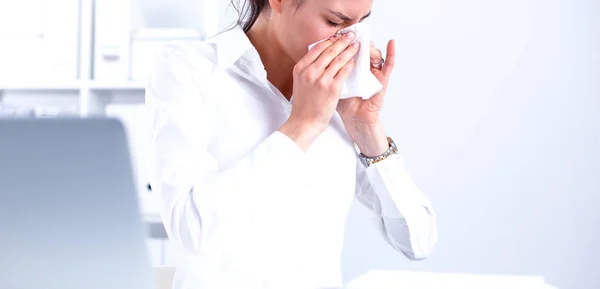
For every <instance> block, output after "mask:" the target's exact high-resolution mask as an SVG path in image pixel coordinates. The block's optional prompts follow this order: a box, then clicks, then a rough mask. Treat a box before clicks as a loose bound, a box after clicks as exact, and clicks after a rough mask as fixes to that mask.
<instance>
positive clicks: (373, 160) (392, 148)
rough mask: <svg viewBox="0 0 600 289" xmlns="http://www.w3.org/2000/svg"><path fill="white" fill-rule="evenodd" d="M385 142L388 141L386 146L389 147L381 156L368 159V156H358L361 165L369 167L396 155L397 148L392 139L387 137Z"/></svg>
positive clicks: (360, 154)
mask: <svg viewBox="0 0 600 289" xmlns="http://www.w3.org/2000/svg"><path fill="white" fill-rule="evenodd" d="M387 140H388V144H389V145H390V147H389V148H388V149H387V150H386V151H385V152H384V153H383V154H381V155H379V156H376V157H368V156H365V155H363V154H362V153H359V154H358V156H359V158H360V161H361V162H362V163H363V165H365V166H366V167H369V166H370V165H373V164H376V163H378V162H380V161H382V160H385V159H387V158H388V157H389V156H391V155H395V154H398V148H397V147H396V144H395V143H394V141H393V140H392V138H390V137H389V136H388V138H387Z"/></svg>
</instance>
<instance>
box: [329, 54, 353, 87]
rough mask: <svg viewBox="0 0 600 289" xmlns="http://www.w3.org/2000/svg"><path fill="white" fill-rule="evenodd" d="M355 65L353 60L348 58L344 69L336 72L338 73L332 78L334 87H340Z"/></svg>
mask: <svg viewBox="0 0 600 289" xmlns="http://www.w3.org/2000/svg"><path fill="white" fill-rule="evenodd" d="M355 65H356V61H355V60H354V58H350V60H349V61H348V63H346V65H344V67H342V69H340V70H339V71H338V73H337V74H336V75H335V77H334V83H335V85H342V84H343V83H344V82H345V81H346V79H347V78H348V76H349V75H350V72H352V70H353V69H354V66H355Z"/></svg>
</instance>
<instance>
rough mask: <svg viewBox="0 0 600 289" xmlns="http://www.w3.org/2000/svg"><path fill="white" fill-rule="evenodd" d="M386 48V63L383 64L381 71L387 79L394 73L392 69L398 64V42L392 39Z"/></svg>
mask: <svg viewBox="0 0 600 289" xmlns="http://www.w3.org/2000/svg"><path fill="white" fill-rule="evenodd" d="M386 50H387V51H386V56H385V63H384V64H383V68H381V72H382V73H383V75H384V76H385V79H386V80H387V79H389V78H390V76H391V75H392V70H393V69H394V65H395V64H396V42H395V41H394V40H390V41H389V42H388V45H387V49H386Z"/></svg>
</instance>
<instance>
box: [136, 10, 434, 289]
mask: <svg viewBox="0 0 600 289" xmlns="http://www.w3.org/2000/svg"><path fill="white" fill-rule="evenodd" d="M247 4H249V7H250V17H249V20H248V21H247V22H245V23H244V24H243V27H242V26H236V27H235V28H233V29H231V30H229V31H226V32H224V33H222V34H219V35H217V36H215V37H213V38H210V39H209V40H207V41H204V42H201V43H186V42H174V43H172V44H170V45H168V46H166V47H165V48H164V49H163V50H162V53H161V55H160V57H159V58H158V63H157V66H156V69H155V71H154V73H153V75H152V77H151V79H150V81H149V84H148V87H147V95H146V101H147V104H148V106H149V107H150V108H152V110H153V112H154V115H155V119H154V124H153V125H154V127H153V138H152V151H153V156H152V158H153V170H152V176H151V185H152V188H153V190H154V191H156V192H157V193H159V194H160V195H161V197H162V218H163V221H164V224H165V227H166V230H167V232H168V234H169V236H170V238H171V239H172V240H173V241H175V242H177V243H179V244H180V245H181V246H182V247H183V248H185V249H186V254H187V258H186V262H184V263H182V264H181V265H180V266H179V267H178V270H177V274H176V278H175V284H174V287H175V288H178V289H179V288H186V289H187V288H199V289H213V288H226V289H239V288H277V289H281V288H332V287H340V286H342V281H341V270H340V255H341V252H342V246H343V239H344V226H345V221H346V216H347V213H348V210H349V209H350V205H351V203H352V200H353V199H354V198H356V199H358V200H359V201H360V202H361V203H362V204H364V205H365V206H366V207H367V208H369V209H370V210H371V211H372V212H373V214H374V216H375V219H376V222H375V225H376V226H377V229H379V231H380V232H381V235H382V236H383V238H385V240H387V242H388V243H389V244H390V245H391V246H392V247H393V248H395V249H396V250H398V251H400V252H402V253H404V255H406V256H407V257H408V258H409V259H411V260H419V259H423V258H425V257H426V256H428V255H429V254H430V252H431V251H432V248H433V246H434V244H435V243H436V241H437V229H436V220H435V213H434V211H433V209H432V207H431V205H430V203H429V201H428V199H427V198H426V197H425V196H424V195H423V194H422V193H421V192H420V191H419V189H418V188H417V187H416V186H415V184H414V183H413V181H412V179H411V177H410V176H409V174H408V173H407V172H406V170H405V169H404V166H403V162H402V158H401V156H400V155H399V153H398V150H397V149H396V146H395V144H394V142H393V140H392V139H391V138H389V137H388V136H387V135H386V133H385V130H384V127H383V124H382V122H381V119H380V116H379V112H380V110H381V107H382V105H383V100H384V96H385V93H386V92H385V88H387V86H388V80H389V77H390V75H391V73H392V69H393V67H394V59H395V53H394V42H393V41H390V42H389V43H388V46H387V53H386V61H385V63H384V60H383V58H382V54H381V52H379V50H377V49H375V48H373V47H371V48H370V47H362V48H361V47H358V46H357V45H353V44H351V43H352V37H353V34H352V33H348V34H346V35H344V36H335V37H332V38H330V39H329V40H328V41H325V42H322V43H321V44H319V45H317V46H316V47H314V48H313V49H311V50H310V51H308V46H309V45H310V44H312V43H314V42H317V41H318V40H320V39H324V38H327V37H329V36H331V35H335V34H336V32H337V31H339V30H340V29H342V28H344V27H347V26H350V25H353V24H355V23H358V22H360V21H362V20H364V19H365V18H367V17H368V16H369V15H370V14H371V5H372V0H319V1H315V0H250V3H247ZM359 49H371V58H372V59H371V60H372V68H371V70H372V72H373V74H374V75H375V76H376V77H377V78H378V79H379V80H380V81H381V83H382V84H383V86H384V90H383V91H381V92H379V93H378V94H377V95H375V96H374V97H372V98H370V99H368V100H363V99H362V98H360V97H356V98H349V99H343V100H340V99H339V96H340V92H341V88H342V85H343V82H344V80H345V79H346V77H347V76H348V74H349V73H350V72H351V71H352V69H353V68H354V62H353V60H352V58H353V56H354V54H355V53H357V51H358V50H359ZM356 149H358V151H357V150H356Z"/></svg>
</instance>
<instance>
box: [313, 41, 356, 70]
mask: <svg viewBox="0 0 600 289" xmlns="http://www.w3.org/2000/svg"><path fill="white" fill-rule="evenodd" d="M353 39H354V33H352V32H348V33H346V34H344V35H343V36H341V37H340V38H339V39H338V40H337V41H336V42H335V43H334V44H332V45H331V46H329V47H327V48H326V49H325V50H324V51H323V52H322V53H321V55H320V56H319V58H317V60H315V62H314V64H313V65H316V67H317V68H318V69H321V70H325V69H326V68H327V67H328V66H329V64H330V63H331V61H332V60H333V59H334V58H336V57H337V56H338V55H339V54H340V53H342V52H343V51H344V50H345V49H346V48H347V47H348V45H350V44H351V43H352V40H353Z"/></svg>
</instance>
